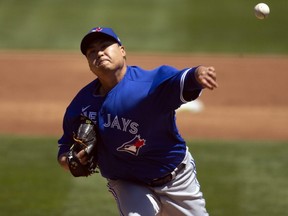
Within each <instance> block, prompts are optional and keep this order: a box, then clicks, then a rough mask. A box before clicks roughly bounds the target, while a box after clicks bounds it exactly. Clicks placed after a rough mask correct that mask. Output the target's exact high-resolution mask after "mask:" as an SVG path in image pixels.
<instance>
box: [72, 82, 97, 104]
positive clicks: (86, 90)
mask: <svg viewBox="0 0 288 216" xmlns="http://www.w3.org/2000/svg"><path fill="white" fill-rule="evenodd" d="M98 84H99V81H98V79H95V80H93V81H92V82H90V83H88V84H87V85H85V86H84V87H82V88H81V89H80V90H79V91H78V93H77V94H76V95H75V96H74V98H73V99H72V101H71V103H70V107H71V106H73V105H75V104H81V103H82V102H83V101H85V100H90V98H91V97H93V94H94V92H95V90H96V88H97V85H98Z"/></svg>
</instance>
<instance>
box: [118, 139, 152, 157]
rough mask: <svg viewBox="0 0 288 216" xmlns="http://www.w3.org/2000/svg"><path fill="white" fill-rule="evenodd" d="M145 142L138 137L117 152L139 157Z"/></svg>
mask: <svg viewBox="0 0 288 216" xmlns="http://www.w3.org/2000/svg"><path fill="white" fill-rule="evenodd" d="M145 142H146V140H145V139H141V138H140V135H136V136H135V137H134V138H133V139H132V140H130V141H129V142H126V143H124V144H123V145H122V146H120V147H119V148H117V151H124V152H128V153H130V154H132V155H136V156H137V155H138V153H139V151H140V149H141V148H142V147H143V146H144V145H145Z"/></svg>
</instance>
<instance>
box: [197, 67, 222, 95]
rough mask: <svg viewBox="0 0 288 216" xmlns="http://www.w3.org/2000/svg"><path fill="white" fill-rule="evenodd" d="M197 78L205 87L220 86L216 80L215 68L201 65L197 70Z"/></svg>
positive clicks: (211, 88)
mask: <svg viewBox="0 0 288 216" xmlns="http://www.w3.org/2000/svg"><path fill="white" fill-rule="evenodd" d="M195 77H196V80H197V81H198V82H199V83H200V84H201V85H202V86H203V87H204V88H208V89H210V90H213V89H214V88H217V87H218V84H217V82H216V72H215V68H214V67H212V66H210V67H205V66H199V67H198V68H197V69H196V72H195Z"/></svg>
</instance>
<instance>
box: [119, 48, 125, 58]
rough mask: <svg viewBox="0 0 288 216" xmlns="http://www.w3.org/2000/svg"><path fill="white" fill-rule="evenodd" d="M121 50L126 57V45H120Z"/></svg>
mask: <svg viewBox="0 0 288 216" xmlns="http://www.w3.org/2000/svg"><path fill="white" fill-rule="evenodd" d="M120 51H121V53H122V56H123V57H124V58H126V51H125V48H124V46H120Z"/></svg>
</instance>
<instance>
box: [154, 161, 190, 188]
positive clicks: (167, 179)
mask: <svg viewBox="0 0 288 216" xmlns="http://www.w3.org/2000/svg"><path fill="white" fill-rule="evenodd" d="M185 166H186V164H184V163H181V164H180V165H179V166H178V167H176V169H175V170H174V171H173V172H171V173H169V174H167V175H165V176H163V177H160V178H157V179H154V180H152V181H151V182H150V183H149V186H152V187H159V186H162V185H164V184H167V183H168V182H170V181H171V180H173V179H174V178H175V177H176V176H177V175H178V173H179V172H180V171H181V170H183V169H184V168H185Z"/></svg>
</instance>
